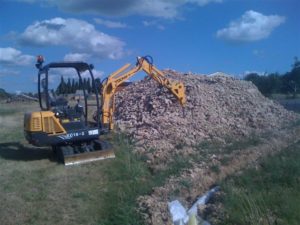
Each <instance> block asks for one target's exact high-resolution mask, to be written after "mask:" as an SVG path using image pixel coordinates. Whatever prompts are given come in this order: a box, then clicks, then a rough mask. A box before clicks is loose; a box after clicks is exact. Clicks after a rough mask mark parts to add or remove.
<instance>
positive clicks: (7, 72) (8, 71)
mask: <svg viewBox="0 0 300 225" xmlns="http://www.w3.org/2000/svg"><path fill="white" fill-rule="evenodd" d="M18 74H20V71H17V70H11V69H7V68H4V69H0V77H4V76H14V75H18Z"/></svg>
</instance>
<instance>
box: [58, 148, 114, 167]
mask: <svg viewBox="0 0 300 225" xmlns="http://www.w3.org/2000/svg"><path fill="white" fill-rule="evenodd" d="M112 158H115V153H114V151H113V150H101V151H94V152H84V153H79V154H74V155H69V156H65V157H64V164H65V166H70V165H78V164H83V163H89V162H94V161H99V160H104V159H112Z"/></svg>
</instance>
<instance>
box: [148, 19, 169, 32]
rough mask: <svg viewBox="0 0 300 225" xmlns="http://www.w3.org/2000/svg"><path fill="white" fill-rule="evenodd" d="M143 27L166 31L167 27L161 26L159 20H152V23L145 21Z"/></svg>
mask: <svg viewBox="0 0 300 225" xmlns="http://www.w3.org/2000/svg"><path fill="white" fill-rule="evenodd" d="M143 25H144V26H145V27H156V28H157V29H159V30H165V29H166V28H165V26H163V25H162V24H160V23H159V22H158V21H157V20H151V21H147V20H144V21H143Z"/></svg>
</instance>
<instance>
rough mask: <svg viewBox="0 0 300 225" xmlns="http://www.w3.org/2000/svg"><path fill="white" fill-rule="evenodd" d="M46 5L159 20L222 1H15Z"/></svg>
mask: <svg viewBox="0 0 300 225" xmlns="http://www.w3.org/2000/svg"><path fill="white" fill-rule="evenodd" d="M17 1H23V2H31V3H32V2H38V3H42V4H44V3H48V4H49V5H53V6H57V7H58V8H59V9H61V10H63V11H68V12H80V13H82V12H84V13H94V14H99V15H105V16H128V15H143V16H151V17H161V18H175V17H177V16H179V14H180V12H181V10H182V7H183V6H185V5H187V4H189V5H195V6H204V5H207V4H209V3H218V2H222V0H121V1H120V0H76V1H74V0H64V1H61V0H39V1H38V0H17Z"/></svg>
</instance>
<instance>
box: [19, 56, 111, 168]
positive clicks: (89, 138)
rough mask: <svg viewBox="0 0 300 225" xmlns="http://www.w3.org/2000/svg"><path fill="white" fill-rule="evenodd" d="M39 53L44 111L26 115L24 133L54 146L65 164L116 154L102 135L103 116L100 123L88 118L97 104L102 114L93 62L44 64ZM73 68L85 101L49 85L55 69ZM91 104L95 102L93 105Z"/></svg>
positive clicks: (34, 141) (37, 143)
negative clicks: (90, 97)
mask: <svg viewBox="0 0 300 225" xmlns="http://www.w3.org/2000/svg"><path fill="white" fill-rule="evenodd" d="M43 62H44V60H43V58H42V57H41V56H38V59H37V64H36V67H37V68H38V71H39V72H38V96H39V104H40V108H41V111H39V112H31V113H27V114H25V116H24V133H25V137H26V139H27V140H28V142H29V143H30V144H32V145H35V146H51V147H52V149H53V151H54V153H55V154H56V155H57V156H58V158H59V159H60V160H61V161H63V162H64V164H65V165H71V164H80V163H84V162H90V161H96V160H101V159H105V158H113V157H114V156H115V155H114V152H113V150H112V149H111V146H110V145H109V144H108V143H106V142H104V141H101V140H100V139H99V137H100V135H101V134H102V133H103V132H104V131H103V129H102V126H101V122H100V119H99V118H98V119H97V120H96V123H95V122H93V123H90V122H89V121H88V115H89V114H90V111H91V110H93V111H94V109H95V108H96V110H97V113H96V115H98V117H99V116H100V110H101V107H100V103H99V97H98V91H97V87H96V84H95V79H94V75H93V72H92V70H93V66H92V65H89V64H87V63H84V62H58V63H49V64H47V65H45V66H44V65H43ZM60 69H62V70H64V69H72V71H74V72H75V73H76V74H77V77H78V80H79V82H78V83H79V89H80V90H82V94H83V96H82V98H83V102H81V101H80V98H79V100H77V101H75V100H74V99H72V98H70V96H62V95H60V96H58V95H57V94H56V93H55V91H54V90H53V89H50V88H49V83H50V82H49V80H51V78H50V76H51V75H52V76H53V75H54V74H53V73H50V71H51V70H60ZM83 73H84V74H85V76H86V74H88V75H89V78H90V80H91V83H92V85H91V87H92V90H91V93H93V98H94V99H93V103H92V104H89V103H88V90H86V87H85V86H84V85H83V78H82V76H83ZM90 106H93V109H91V107H90Z"/></svg>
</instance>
